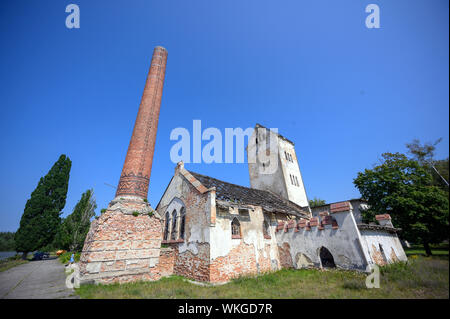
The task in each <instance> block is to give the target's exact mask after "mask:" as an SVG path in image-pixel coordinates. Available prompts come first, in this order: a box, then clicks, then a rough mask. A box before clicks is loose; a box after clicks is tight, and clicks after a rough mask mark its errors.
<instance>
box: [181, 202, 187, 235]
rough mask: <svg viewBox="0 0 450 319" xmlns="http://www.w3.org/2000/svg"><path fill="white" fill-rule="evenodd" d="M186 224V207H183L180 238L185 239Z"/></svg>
mask: <svg viewBox="0 0 450 319" xmlns="http://www.w3.org/2000/svg"><path fill="white" fill-rule="evenodd" d="M185 225H186V209H185V208H184V207H181V212H180V239H184V227H185Z"/></svg>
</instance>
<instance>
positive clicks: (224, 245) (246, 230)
mask: <svg viewBox="0 0 450 319" xmlns="http://www.w3.org/2000/svg"><path fill="white" fill-rule="evenodd" d="M234 217H236V218H238V220H239V222H240V225H241V235H242V240H241V239H232V238H231V221H232V220H233V218H234ZM263 222H264V214H263V212H262V209H261V207H254V209H253V210H251V209H249V210H248V215H247V214H239V213H238V209H237V208H236V209H231V210H230V211H225V210H224V209H217V215H216V225H215V227H211V232H210V244H211V252H210V258H211V260H214V259H216V258H218V257H222V256H226V255H228V254H229V253H230V251H231V250H232V249H233V248H234V247H236V246H238V245H239V244H240V243H241V241H243V242H244V243H245V244H247V245H253V247H254V252H255V257H256V260H258V258H259V254H260V253H262V254H263V257H264V258H270V259H271V260H278V248H277V244H276V237H275V228H276V221H275V220H269V219H267V222H268V224H269V234H270V236H271V239H265V238H264V232H263ZM267 244H270V256H267V255H266V252H265V250H264V247H265V245H267Z"/></svg>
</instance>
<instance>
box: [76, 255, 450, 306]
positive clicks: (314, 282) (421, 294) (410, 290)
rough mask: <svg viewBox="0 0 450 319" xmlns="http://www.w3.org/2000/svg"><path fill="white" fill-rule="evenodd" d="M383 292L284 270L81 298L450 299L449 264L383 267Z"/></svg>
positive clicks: (350, 277)
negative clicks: (224, 281) (212, 282)
mask: <svg viewBox="0 0 450 319" xmlns="http://www.w3.org/2000/svg"><path fill="white" fill-rule="evenodd" d="M381 273H382V275H381V280H380V288H378V289H377V288H373V289H368V288H366V286H365V279H366V274H364V273H360V272H356V271H344V270H325V271H324V270H319V269H300V270H293V269H292V270H280V271H277V272H274V273H269V274H266V275H261V276H258V277H242V278H238V279H235V280H233V281H232V282H230V283H227V284H225V285H221V286H209V287H204V286H199V285H195V284H192V283H190V282H188V281H187V280H185V279H184V278H183V277H180V276H171V277H167V278H163V279H161V280H159V281H156V282H137V283H129V284H122V285H119V284H113V285H97V286H96V285H82V286H81V287H80V288H79V289H77V293H78V294H79V295H80V296H81V297H82V298H180V299H184V298H200V299H203V298H449V263H448V257H447V258H442V257H441V258H439V257H422V256H416V257H411V258H410V261H409V262H408V263H407V264H406V263H400V264H395V265H391V266H387V267H382V270H381Z"/></svg>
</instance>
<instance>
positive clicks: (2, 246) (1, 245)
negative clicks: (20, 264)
mask: <svg viewBox="0 0 450 319" xmlns="http://www.w3.org/2000/svg"><path fill="white" fill-rule="evenodd" d="M14 248H15V243H14V233H13V232H0V251H14Z"/></svg>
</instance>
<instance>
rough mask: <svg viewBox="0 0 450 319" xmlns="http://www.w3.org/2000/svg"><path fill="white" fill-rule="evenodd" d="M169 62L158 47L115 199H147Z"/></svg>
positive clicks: (163, 50)
mask: <svg viewBox="0 0 450 319" xmlns="http://www.w3.org/2000/svg"><path fill="white" fill-rule="evenodd" d="M166 62H167V50H166V49H165V48H163V47H160V46H158V47H156V48H155V49H154V50H153V57H152V63H151V65H150V70H149V72H148V76H147V82H146V83H145V88H144V93H143V94H142V99H141V104H140V106H139V111H138V114H137V117H136V122H135V124H134V129H133V135H132V136H131V140H130V145H129V146H128V151H127V156H126V158H125V163H124V165H123V169H122V174H121V175H120V180H119V185H118V187H117V192H116V197H118V196H123V195H128V196H138V197H141V198H147V195H148V185H149V182H150V174H151V171H152V162H153V153H154V151H155V141H156V130H157V128H158V118H159V109H160V107H161V98H162V91H163V85H164V76H165V72H166Z"/></svg>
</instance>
